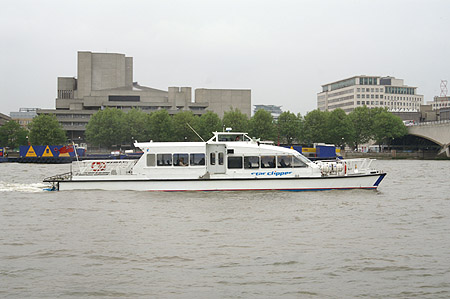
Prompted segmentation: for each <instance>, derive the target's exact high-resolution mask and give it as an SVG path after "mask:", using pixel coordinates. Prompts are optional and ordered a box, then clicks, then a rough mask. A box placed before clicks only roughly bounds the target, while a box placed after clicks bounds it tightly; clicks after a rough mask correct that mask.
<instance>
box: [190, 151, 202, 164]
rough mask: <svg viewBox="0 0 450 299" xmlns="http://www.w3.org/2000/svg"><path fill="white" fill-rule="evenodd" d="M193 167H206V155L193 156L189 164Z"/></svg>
mask: <svg viewBox="0 0 450 299" xmlns="http://www.w3.org/2000/svg"><path fill="white" fill-rule="evenodd" d="M189 163H190V164H191V166H192V165H196V166H197V165H205V154H191V159H190V162H189Z"/></svg>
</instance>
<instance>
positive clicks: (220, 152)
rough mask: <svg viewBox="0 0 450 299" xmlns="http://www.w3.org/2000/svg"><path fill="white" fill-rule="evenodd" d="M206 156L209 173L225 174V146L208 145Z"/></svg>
mask: <svg viewBox="0 0 450 299" xmlns="http://www.w3.org/2000/svg"><path fill="white" fill-rule="evenodd" d="M206 154H207V155H208V166H207V167H208V172H209V173H225V145H224V144H208V145H207V146H206Z"/></svg>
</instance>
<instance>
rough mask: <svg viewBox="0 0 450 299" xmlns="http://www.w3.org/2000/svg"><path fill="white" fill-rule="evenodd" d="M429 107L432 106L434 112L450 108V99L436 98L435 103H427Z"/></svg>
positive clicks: (446, 97)
mask: <svg viewBox="0 0 450 299" xmlns="http://www.w3.org/2000/svg"><path fill="white" fill-rule="evenodd" d="M427 105H431V107H432V109H433V110H439V109H442V108H450V97H448V96H445V97H434V99H433V101H427Z"/></svg>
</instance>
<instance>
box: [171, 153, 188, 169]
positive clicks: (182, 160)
mask: <svg viewBox="0 0 450 299" xmlns="http://www.w3.org/2000/svg"><path fill="white" fill-rule="evenodd" d="M188 165H189V154H173V166H188Z"/></svg>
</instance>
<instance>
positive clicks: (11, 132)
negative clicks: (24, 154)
mask: <svg viewBox="0 0 450 299" xmlns="http://www.w3.org/2000/svg"><path fill="white" fill-rule="evenodd" d="M27 135H28V131H27V130H26V129H24V128H22V127H21V126H20V125H19V123H17V122H16V121H14V120H10V121H8V122H7V123H5V124H4V125H3V126H1V127H0V146H4V147H9V148H11V149H13V148H16V147H18V146H19V145H26V144H27Z"/></svg>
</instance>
